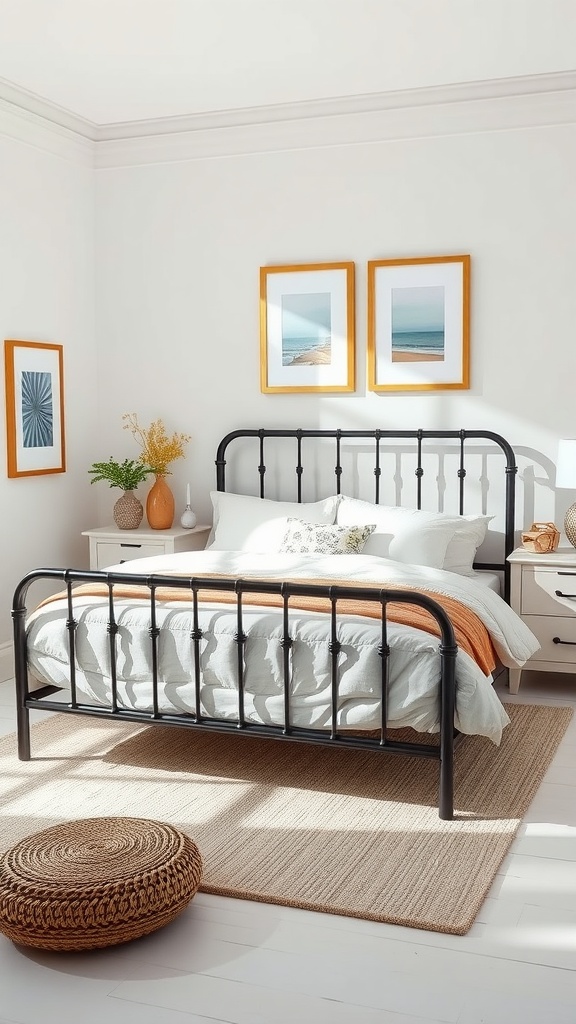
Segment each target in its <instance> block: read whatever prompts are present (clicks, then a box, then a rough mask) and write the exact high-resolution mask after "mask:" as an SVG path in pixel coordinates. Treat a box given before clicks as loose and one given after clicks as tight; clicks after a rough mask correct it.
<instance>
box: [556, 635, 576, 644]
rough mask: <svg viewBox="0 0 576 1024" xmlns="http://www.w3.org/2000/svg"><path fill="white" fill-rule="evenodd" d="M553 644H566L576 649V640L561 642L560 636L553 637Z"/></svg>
mask: <svg viewBox="0 0 576 1024" xmlns="http://www.w3.org/2000/svg"><path fill="white" fill-rule="evenodd" d="M552 643H553V644H566V645H567V646H569V647H576V640H561V639H560V637H559V636H554V637H552Z"/></svg>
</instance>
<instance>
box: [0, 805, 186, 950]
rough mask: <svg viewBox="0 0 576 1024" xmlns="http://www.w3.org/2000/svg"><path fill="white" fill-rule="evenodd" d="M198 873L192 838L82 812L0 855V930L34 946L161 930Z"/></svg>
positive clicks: (157, 825) (76, 944)
mask: <svg viewBox="0 0 576 1024" xmlns="http://www.w3.org/2000/svg"><path fill="white" fill-rule="evenodd" d="M201 877H202V858H201V856H200V852H199V850H198V848H197V846H196V845H195V843H193V842H192V840H191V839H190V838H189V837H188V836H186V835H184V833H182V832H179V831H178V830H177V829H175V828H173V827H172V826H171V825H166V824H164V823H163V822H160V821H151V820H148V819H147V818H84V819H82V820H79V821H68V822H65V823H64V824H62V825H55V826H54V827H53V828H47V829H44V831H43V832H36V833H35V834H34V835H31V836H27V838H26V839H22V840H20V842H19V843H16V845H15V846H13V847H12V849H11V850H8V852H7V853H6V854H4V856H3V858H2V859H1V860H0V931H1V932H4V934H5V935H7V936H8V938H9V939H12V941H13V942H18V943H21V944H22V945H24V946H35V947H36V948H39V949H61V950H80V949H98V948H100V947H102V946H114V945H116V944H117V943H119V942H129V941H130V939H137V938H139V937H140V936H141V935H147V934H148V933H149V932H153V931H155V930H156V929H157V928H162V927H163V925H165V924H168V922H169V921H172V920H173V919H174V918H175V917H176V916H177V915H178V914H179V913H180V912H181V911H182V910H184V908H185V907H186V906H187V905H188V903H189V902H190V900H191V899H192V897H193V896H194V894H195V893H196V891H197V889H198V886H199V885H200V879H201Z"/></svg>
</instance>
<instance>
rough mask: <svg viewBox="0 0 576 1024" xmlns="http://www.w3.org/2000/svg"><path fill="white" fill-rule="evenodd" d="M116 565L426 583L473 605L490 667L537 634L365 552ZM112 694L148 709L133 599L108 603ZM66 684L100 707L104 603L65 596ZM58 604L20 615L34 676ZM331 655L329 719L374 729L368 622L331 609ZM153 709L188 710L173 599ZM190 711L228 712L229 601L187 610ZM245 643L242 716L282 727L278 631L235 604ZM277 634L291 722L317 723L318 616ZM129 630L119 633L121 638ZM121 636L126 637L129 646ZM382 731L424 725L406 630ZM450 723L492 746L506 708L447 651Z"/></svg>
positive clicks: (373, 649)
mask: <svg viewBox="0 0 576 1024" xmlns="http://www.w3.org/2000/svg"><path fill="white" fill-rule="evenodd" d="M110 568H111V569H114V570H115V571H119V572H130V573H138V574H141V575H149V574H150V573H163V574H172V573H178V574H180V573H186V574H190V575H195V576H202V575H203V574H210V573H226V574H231V575H235V576H241V577H245V578H247V577H255V578H260V579H288V578H290V579H294V578H303V579H306V580H310V579H314V580H317V581H322V579H334V578H335V579H340V580H348V581H349V582H350V584H351V585H353V584H354V583H355V582H363V583H367V582H368V583H374V585H375V586H382V587H385V586H386V585H388V584H394V585H396V586H402V587H416V588H418V589H426V590H428V591H431V592H435V593H438V594H445V595H447V596H448V597H453V598H456V599H457V600H459V601H461V602H462V603H463V604H465V605H467V606H468V607H469V608H471V609H472V611H474V612H476V614H478V615H479V616H480V618H481V619H482V621H483V622H484V624H485V625H486V627H487V629H488V631H489V632H490V635H491V637H492V640H493V643H494V646H495V649H496V651H497V653H498V656H499V658H500V661H501V662H502V664H504V665H506V666H510V667H518V666H521V665H522V664H523V663H524V662H525V661H526V660H527V659H528V658H529V657H530V656H531V655H532V654H533V653H534V652H535V651H536V650H537V649H538V646H539V645H538V641H537V640H536V638H535V637H534V636H533V634H532V633H531V632H530V630H529V629H528V628H527V627H526V625H525V624H524V623H523V622H522V620H521V619H520V618H519V616H517V615H516V614H515V613H514V612H513V611H512V609H511V608H510V607H509V606H508V605H507V604H506V603H505V602H504V601H503V600H502V599H501V598H500V597H499V596H498V594H497V593H495V592H494V590H492V589H491V588H490V586H487V585H486V584H485V583H479V582H478V581H477V580H475V579H471V578H469V577H464V576H458V575H457V574H455V573H450V572H446V571H444V570H442V569H431V568H425V567H422V566H410V565H406V564H404V563H400V562H394V561H392V560H390V559H386V558H381V557H377V556H373V555H350V554H345V555H328V556H318V555H292V554H290V555H288V554H286V555H274V556H271V555H270V554H264V555H258V554H250V553H247V552H242V553H239V552H226V551H212V550H210V551H196V552H185V553H181V554H177V555H163V556H156V557H154V558H147V559H144V558H143V559H137V560H134V561H132V562H130V564H129V566H127V565H126V564H125V563H124V564H123V565H118V566H111V567H110ZM115 604H116V606H117V621H118V624H119V627H120V630H119V634H118V644H117V646H118V658H117V671H118V698H119V703H120V704H121V705H122V706H124V707H134V708H137V709H139V710H151V708H152V696H151V691H152V688H151V684H150V678H151V674H152V672H151V657H150V650H151V645H150V640H149V637H148V628H149V613H148V602H147V601H142V602H139V601H136V600H130V601H119V600H117V601H116V602H115ZM74 607H75V612H74V614H75V618H76V619H77V621H78V623H79V625H78V629H77V632H76V654H77V687H78V691H79V693H80V694H83V695H84V698H85V699H87V700H88V701H92V702H96V703H102V704H108V703H109V701H110V673H109V637H108V634H107V633H106V629H105V626H106V621H107V612H108V608H107V601H106V600H105V599H103V598H102V599H101V598H86V597H84V598H76V599H75V605H74ZM65 620H66V605H65V602H63V601H59V602H54V603H51V604H49V605H47V606H45V607H44V608H42V609H39V610H37V611H36V612H34V613H33V614H32V615H31V616H30V618H29V664H30V669H31V673H32V675H34V676H36V677H37V678H38V679H40V680H42V681H48V682H52V683H56V684H58V685H67V681H68V676H67V671H66V664H67V658H68V642H67V631H66V628H65ZM339 621H340V627H339V629H340V632H339V639H340V641H341V643H342V645H343V646H342V651H341V654H340V684H339V695H340V703H339V714H338V721H339V725H340V726H341V727H342V728H344V727H353V728H357V729H373V728H377V727H378V725H379V708H380V696H379V694H380V657H379V655H378V653H377V648H378V646H379V644H380V639H381V638H380V625H379V623H378V622H377V621H376V620H374V619H369V618H363V617H358V616H348V617H344V616H342V617H339ZM158 625H159V626H161V627H163V628H162V631H161V636H160V641H159V678H160V680H161V682H160V684H159V704H160V709H161V710H163V711H174V710H176V711H178V712H181V713H186V712H190V711H194V710H195V706H194V704H195V694H194V684H193V682H192V680H193V678H194V673H193V656H194V655H193V645H192V643H191V642H190V628H191V614H190V607H189V606H183V604H182V602H172V603H167V604H166V605H165V606H161V607H159V609H158ZM200 625H201V628H202V630H203V631H204V635H203V638H202V641H201V667H202V689H201V695H202V704H203V707H202V710H203V712H204V714H206V715H209V716H211V717H214V718H218V717H220V718H226V719H235V718H236V717H237V713H238V699H237V690H236V683H235V680H236V666H237V650H238V648H237V644H236V642H235V640H234V635H235V633H236V632H237V619H236V613H235V609H234V608H233V607H232V606H230V605H214V604H208V605H206V606H204V607H203V609H202V612H201V620H200ZM243 628H244V632H245V633H246V634H247V635H248V637H249V640H248V642H247V644H246V645H245V662H244V668H245V693H246V697H245V715H246V718H247V719H248V720H250V721H254V722H265V723H274V724H278V725H280V724H282V723H283V714H284V709H283V649H282V647H281V644H280V640H281V639H282V626H281V621H280V616H279V614H278V612H277V611H274V610H270V609H262V608H256V607H250V606H246V607H245V608H244V616H243ZM290 630H291V635H292V637H294V638H295V639H297V640H298V642H297V643H294V645H293V648H292V650H291V654H290V656H291V698H290V701H291V705H290V706H291V724H292V725H294V726H301V727H315V728H321V727H323V726H327V725H329V721H330V710H329V709H330V667H331V658H330V653H329V650H328V644H329V641H330V624H329V618H328V616H326V615H323V614H320V613H311V612H304V611H298V610H294V611H293V612H292V613H291V627H290ZM129 637H130V638H131V641H130V643H128V639H129ZM134 638H135V639H136V642H134ZM389 643H390V646H391V649H392V654H391V658H390V693H389V707H388V719H389V725H390V727H392V728H394V727H402V726H408V725H410V726H412V727H413V728H415V729H417V730H418V731H421V732H436V731H437V730H438V678H439V654H438V639H437V638H436V637H434V636H432V635H431V634H428V633H425V632H423V631H420V630H417V629H414V628H412V627H407V626H402V625H397V624H395V623H390V625H389ZM456 675H457V698H456V716H455V724H456V727H457V728H458V729H459V730H460V731H461V732H463V733H469V734H477V735H482V736H487V737H489V738H490V739H491V740H493V741H494V742H495V743H498V742H499V741H500V737H501V733H502V729H503V728H504V726H505V725H506V724H507V722H508V720H509V719H508V716H507V715H506V712H505V711H504V708H503V707H502V704H501V703H500V700H499V699H498V697H497V695H496V694H495V692H494V690H493V688H492V680H491V677H490V676H485V675H484V673H483V672H482V670H481V669H480V668H479V667H478V666H477V665H476V663H475V662H474V661H473V659H472V658H471V657H470V656H469V655H468V654H467V653H466V652H465V651H459V652H458V657H457V665H456Z"/></svg>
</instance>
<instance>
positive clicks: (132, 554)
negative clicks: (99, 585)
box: [93, 540, 164, 569]
mask: <svg viewBox="0 0 576 1024" xmlns="http://www.w3.org/2000/svg"><path fill="white" fill-rule="evenodd" d="M163 553H164V545H163V544H136V543H132V544H131V543H130V542H126V543H123V542H121V543H115V542H114V541H103V540H101V541H98V542H97V543H96V565H95V566H94V567H93V568H95V569H104V568H105V567H106V566H107V565H118V563H119V562H129V561H130V560H131V559H132V558H150V557H151V556H152V555H161V554H163Z"/></svg>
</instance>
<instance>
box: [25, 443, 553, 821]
mask: <svg viewBox="0 0 576 1024" xmlns="http://www.w3.org/2000/svg"><path fill="white" fill-rule="evenodd" d="M271 458H272V462H271V461H270V459H271ZM467 459H468V460H470V461H471V462H472V464H475V465H476V470H477V472H476V470H475V475H476V486H475V487H472V488H468V490H469V491H472V492H473V495H474V496H475V497H476V498H479V500H480V504H481V508H480V511H478V512H472V511H470V503H469V499H468V495H467V486H466V485H467V473H468V470H467ZM406 460H407V462H408V467H409V468H408V469H405V468H401V467H402V465H403V462H406ZM430 460H432V465H433V466H435V468H434V469H433V470H432V471H431V470H430V464H431V463H430ZM254 462H255V469H256V480H257V486H256V487H255V488H254V487H253V486H252V490H251V492H250V493H245V492H246V491H247V490H249V489H250V487H251V485H250V484H248V485H246V480H247V479H248V466H249V465H250V463H252V464H254ZM452 468H453V470H454V471H453V472H452V471H451V470H452ZM515 474H516V464H515V459H514V453H513V451H512V448H511V446H510V445H509V444H508V442H507V441H505V440H504V438H502V437H500V436H499V435H497V434H494V433H492V432H489V431H488V432H486V431H484V432H481V431H465V430H461V431H424V430H418V431H408V430H406V431H399V432H393V431H385V430H373V431H368V430H305V429H301V430H300V429H299V430H275V429H259V430H238V431H233V432H232V433H230V434H228V435H226V437H225V438H224V439H223V440H222V441H221V442H220V444H219V445H218V450H217V454H216V488H215V490H214V492H213V493H212V495H211V498H212V503H213V510H214V526H213V529H212V533H211V536H210V538H209V541H208V544H207V549H206V550H205V551H200V552H185V553H181V554H178V555H164V556H157V557H155V558H143V559H138V560H135V561H132V562H130V563H126V564H119V565H116V566H110V567H109V568H108V569H106V570H104V571H97V572H96V571H90V572H88V571H81V570H76V569H38V570H34V571H33V572H31V573H29V574H28V575H27V576H26V577H25V578H24V579H23V580H22V581H21V582H20V583H19V585H18V587H17V588H16V592H15V596H14V604H13V619H14V641H15V674H16V689H17V710H18V750H19V756H20V758H21V759H24V760H25V759H29V758H30V756H31V749H30V729H29V713H30V710H31V709H32V708H38V707H41V708H45V709H49V710H54V711H61V712H65V713H72V714H80V715H94V716H98V717H106V718H117V719H119V720H130V721H142V722H161V723H163V724H168V725H174V726H178V727H188V728H195V729H208V730H210V729H211V730H219V731H230V730H234V731H240V732H242V733H244V734H246V735H251V734H252V735H253V734H255V733H256V734H258V735H265V736H267V737H270V738H275V739H280V740H289V741H292V742H294V741H296V742H306V743H316V744H333V745H340V746H349V747H362V748H368V749H373V750H374V751H375V752H377V751H382V750H384V751H386V752H388V753H393V754H405V755H406V754H408V755H411V756H418V757H426V758H434V759H436V760H437V761H438V762H439V799H438V807H439V815H440V817H441V818H443V819H450V818H452V817H453V813H454V750H455V746H456V744H457V743H458V742H461V741H463V739H464V738H465V736H466V735H470V734H472V735H482V736H486V737H487V738H488V739H489V740H491V741H492V742H494V743H499V742H500V738H501V735H502V731H503V729H504V728H505V727H506V724H507V722H508V717H507V715H506V712H505V709H504V707H503V705H502V704H501V702H500V700H499V698H498V696H497V695H496V693H495V691H494V688H493V685H492V684H493V677H494V671H495V668H496V666H498V667H499V668H501V669H504V670H505V669H506V668H510V667H519V666H521V665H522V664H523V663H524V662H525V661H526V660H527V659H528V658H529V657H530V656H531V655H532V654H533V653H534V652H535V650H536V649H537V647H538V643H537V641H536V639H535V638H534V637H533V635H532V634H531V632H530V631H529V630H528V629H527V627H526V626H525V625H524V623H523V622H522V620H521V619H520V618H519V617H518V616H517V615H516V614H515V613H514V612H513V611H512V609H511V608H510V606H509V604H508V596H509V567H508V563H507V561H506V556H507V555H508V554H509V553H510V551H511V550H512V548H513V546H514V493H515V490H514V483H515ZM291 478H293V479H294V481H295V487H294V488H293V490H294V492H295V493H293V494H292V495H291V496H290V499H288V498H286V497H285V496H284V494H281V495H279V494H277V493H276V492H277V491H278V489H279V488H280V489H283V490H284V491H285V490H286V488H287V486H288V484H289V481H290V479H291ZM229 481H231V484H232V486H231V487H230V486H229ZM407 481H410V483H411V484H413V490H414V501H413V504H412V506H408V505H406V504H402V503H398V501H396V502H394V503H390V504H388V503H387V501H386V500H382V499H383V498H386V494H385V491H386V489H387V488H390V487H391V488H392V490H393V491H394V492H395V496H396V497H398V495H399V494H400V497H403V491H404V489H405V487H406V485H407ZM453 484H454V485H455V486H452V485H453ZM431 485H433V486H434V489H435V490H436V491H437V492H438V496H439V498H438V500H439V503H440V504H441V505H442V506H443V507H442V509H441V510H438V508H436V509H435V510H434V509H433V510H430V511H428V510H426V509H424V508H423V507H422V506H423V498H424V496H426V495H427V491H428V490H429V489H430V486H431ZM366 486H368V488H369V491H370V493H367V492H366ZM271 489H272V491H273V492H274V493H273V496H272V497H270V490H271ZM319 490H320V492H321V493H324V494H325V495H326V496H325V497H322V496H320V497H319V496H318V491H319ZM242 491H243V492H244V493H242ZM254 492H255V493H254ZM492 494H495V495H496V497H497V500H498V504H499V506H500V507H499V509H498V513H497V514H494V515H488V514H487V508H486V506H487V498H488V496H491V495H492ZM308 498H311V499H312V500H307V499H308ZM450 498H453V499H454V500H455V509H454V511H447V510H446V506H447V502H448V499H450ZM495 520H496V522H497V523H499V524H500V525H499V527H498V529H497V530H490V531H489V526H491V525H492V522H493V521H495ZM489 533H490V536H488V534H489ZM487 540H488V541H490V542H491V543H494V542H496V543H497V544H498V545H499V546H500V552H499V554H498V555H496V556H494V555H493V554H491V553H490V550H489V557H488V558H483V557H481V551H482V550H483V549H486V541H487ZM479 549H480V556H479V555H478V554H477V552H478V550H479ZM39 582H41V583H42V584H43V585H46V584H50V585H51V586H53V587H54V586H56V585H58V586H60V585H61V586H62V588H63V589H62V590H61V591H58V590H57V592H56V593H55V594H52V595H50V596H49V597H48V598H47V599H45V600H44V601H42V602H41V603H40V604H39V605H38V606H37V607H35V608H34V609H33V610H32V611H31V612H30V613H29V612H28V609H27V595H28V591H29V588H30V587H31V586H32V585H33V584H36V583H39Z"/></svg>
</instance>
